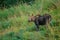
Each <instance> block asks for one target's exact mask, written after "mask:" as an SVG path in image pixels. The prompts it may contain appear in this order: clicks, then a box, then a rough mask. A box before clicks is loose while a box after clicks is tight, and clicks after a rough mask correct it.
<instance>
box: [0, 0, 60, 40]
mask: <svg viewBox="0 0 60 40" xmlns="http://www.w3.org/2000/svg"><path fill="white" fill-rule="evenodd" d="M51 2H53V3H55V4H56V6H57V8H56V9H55V8H54V7H51V6H53V5H52V3H51ZM59 3H60V1H59V0H36V1H35V3H34V4H32V5H27V4H23V5H21V4H19V5H18V6H14V7H11V8H9V9H4V10H0V40H60V6H59ZM49 7H50V9H49V10H48V8H49ZM52 8H53V9H52ZM38 13H40V14H41V15H43V14H45V13H48V14H50V15H51V16H52V20H51V22H50V25H49V26H48V28H47V29H46V28H45V26H41V27H40V31H36V29H35V24H34V23H33V22H31V23H28V17H29V15H31V14H34V15H36V14H38Z"/></svg>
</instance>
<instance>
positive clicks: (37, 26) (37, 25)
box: [35, 22, 39, 31]
mask: <svg viewBox="0 0 60 40" xmlns="http://www.w3.org/2000/svg"><path fill="white" fill-rule="evenodd" d="M35 25H36V30H37V31H39V23H38V22H35Z"/></svg>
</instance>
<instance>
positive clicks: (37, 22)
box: [28, 14, 51, 30]
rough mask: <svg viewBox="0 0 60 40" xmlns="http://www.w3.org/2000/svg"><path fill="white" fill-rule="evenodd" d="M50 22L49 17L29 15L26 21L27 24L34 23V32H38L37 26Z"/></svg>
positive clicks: (46, 15) (45, 15)
mask: <svg viewBox="0 0 60 40" xmlns="http://www.w3.org/2000/svg"><path fill="white" fill-rule="evenodd" d="M50 21H51V15H49V14H44V15H40V14H38V15H35V16H34V15H33V14H32V15H31V16H30V17H29V19H28V22H34V23H35V25H36V30H39V25H47V24H49V23H50Z"/></svg>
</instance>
